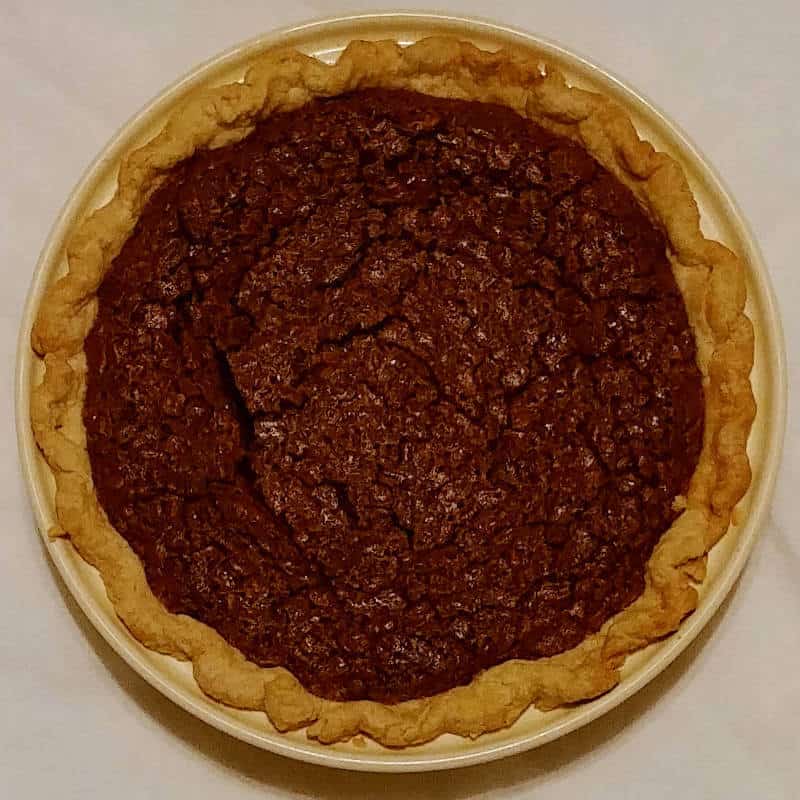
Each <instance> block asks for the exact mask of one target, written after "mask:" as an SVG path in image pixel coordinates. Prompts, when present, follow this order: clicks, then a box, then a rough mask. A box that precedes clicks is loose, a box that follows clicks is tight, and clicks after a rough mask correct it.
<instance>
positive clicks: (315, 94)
mask: <svg viewBox="0 0 800 800" xmlns="http://www.w3.org/2000/svg"><path fill="white" fill-rule="evenodd" d="M67 255H68V261H69V271H68V272H67V273H66V275H64V276H63V277H61V278H60V279H59V280H58V281H56V282H54V283H53V284H52V286H51V287H50V288H49V289H48V291H47V293H46V295H45V297H44V300H43V302H42V305H41V309H40V313H39V316H38V319H37V322H36V324H35V326H34V330H33V336H32V343H33V347H34V349H35V350H36V352H37V353H38V354H40V355H41V356H43V358H44V364H45V367H46V369H45V373H44V379H43V382H42V383H41V385H40V386H38V387H37V388H36V389H35V391H34V394H33V401H32V422H33V428H34V432H35V435H36V439H37V442H38V444H39V446H40V448H41V450H42V452H43V454H44V456H45V458H46V459H47V461H48V463H49V465H50V467H51V468H52V471H53V474H54V476H55V482H56V486H57V493H56V505H57V513H58V519H59V528H58V530H56V531H54V534H55V535H66V536H69V538H70V540H71V541H72V543H73V544H74V545H75V547H76V548H77V549H78V551H79V552H80V553H81V555H82V556H83V557H84V558H85V559H86V560H87V561H88V562H90V563H91V564H93V565H95V566H96V567H97V568H98V569H99V570H100V573H101V574H102V577H103V579H104V581H105V585H106V588H107V591H108V595H109V597H110V599H111V601H112V602H113V604H114V606H115V608H116V610H117V613H118V614H119V616H120V618H121V619H122V621H123V622H124V623H125V625H126V626H127V627H128V628H129V629H130V631H131V632H132V634H133V635H134V636H135V637H136V638H137V639H139V640H140V641H141V642H143V643H144V644H145V645H146V646H147V647H149V648H152V649H154V650H157V651H159V652H162V653H167V654H170V655H173V656H175V657H176V658H180V659H187V660H191V661H192V662H193V667H194V675H195V677H196V679H197V682H198V684H199V686H200V687H201V688H202V690H203V691H204V692H206V693H207V694H208V695H210V696H211V697H213V698H215V699H216V700H218V701H220V702H222V703H225V704H228V705H231V706H235V707H238V708H245V709H262V710H264V711H266V713H267V714H268V716H269V718H270V719H271V721H272V722H273V723H274V725H275V726H276V727H277V728H278V729H280V730H290V729H296V728H300V727H303V726H308V734H309V735H310V736H312V737H315V738H317V739H319V740H321V741H323V742H335V741H338V740H342V739H346V738H348V737H351V736H353V735H355V734H357V733H359V732H363V733H365V734H367V735H369V736H371V737H373V738H374V739H375V740H377V741H378V742H381V743H383V744H385V745H392V746H403V745H411V744H416V743H420V742H424V741H427V740H429V739H431V738H434V737H435V736H438V735H439V734H441V733H444V732H452V733H456V734H460V735H462V736H471V737H475V736H478V735H480V734H481V733H483V732H486V731H491V730H495V729H498V728H501V727H503V726H507V725H509V724H511V723H512V722H513V721H514V720H515V719H516V718H517V717H518V716H519V715H520V714H521V713H522V712H523V711H524V710H525V709H526V708H528V707H529V706H530V705H535V706H537V707H539V708H541V709H552V708H554V707H556V706H558V705H561V704H564V703H573V702H577V701H580V700H584V699H588V698H591V697H594V696H597V695H599V694H601V693H603V692H605V691H607V690H608V689H610V688H611V687H613V686H614V685H615V684H616V683H617V682H618V680H619V670H620V667H621V665H622V664H623V662H624V660H625V657H626V655H628V654H630V653H631V652H633V651H635V650H638V649H640V648H642V647H644V646H645V645H647V644H648V643H649V642H652V641H653V640H655V639H657V638H659V637H662V636H665V635H666V634H668V633H670V632H672V631H673V630H675V628H676V627H677V626H678V624H679V623H680V622H681V620H682V619H683V618H684V617H685V616H686V615H687V614H688V613H690V612H691V611H692V609H693V608H694V607H695V604H696V602H697V592H696V589H695V585H696V583H697V582H699V581H701V580H702V578H703V576H704V569H705V557H706V554H707V552H708V551H709V549H710V548H711V547H712V546H713V544H714V543H715V542H716V541H717V539H718V538H719V537H720V536H721V535H722V534H723V533H724V532H725V531H726V529H727V528H728V526H729V523H730V519H731V513H732V510H733V508H734V506H735V504H736V503H737V501H738V500H739V499H740V498H741V497H742V495H743V493H744V492H745V490H746V488H747V486H748V484H749V481H750V471H749V465H748V460H747V454H746V443H747V436H748V432H749V428H750V425H751V422H752V419H753V417H754V414H755V405H754V401H753V396H752V392H751V388H750V383H749V378H748V376H749V371H750V368H751V366H752V359H753V331H752V326H751V324H750V322H749V320H748V319H747V317H746V316H745V315H744V302H745V280H744V267H743V265H742V264H741V262H740V261H739V260H738V259H737V257H736V256H735V255H734V254H732V253H731V252H730V251H729V250H727V249H726V248H725V247H723V246H722V245H720V244H718V243H716V242H712V241H709V240H707V239H705V238H704V237H703V235H702V233H701V231H700V227H699V217H698V211H697V207H696V204H695V202H694V200H693V197H692V194H691V191H690V189H689V186H688V184H687V181H686V179H685V177H684V175H683V173H682V171H681V169H680V167H679V166H678V165H677V164H676V163H675V162H674V161H672V160H671V159H670V158H669V157H667V156H666V155H664V154H661V153H658V152H656V151H655V150H654V149H653V148H652V147H651V146H650V145H649V144H648V143H646V142H643V141H640V139H639V138H638V136H637V134H636V132H635V130H634V128H633V126H632V124H631V122H630V121H629V119H628V118H627V117H626V116H625V114H624V112H622V111H621V110H620V109H619V108H618V107H617V106H615V105H614V104H613V103H612V102H610V101H609V100H607V99H605V98H603V97H600V96H598V95H595V94H591V93H588V92H586V91H582V90H579V89H575V88H570V87H569V86H567V84H566V83H565V81H564V79H563V77H562V76H561V75H560V74H559V73H558V72H557V71H556V70H554V69H552V68H550V67H548V66H541V65H539V64H538V63H537V62H536V61H534V60H531V57H530V56H527V55H524V54H520V53H516V52H500V53H487V52H483V51H480V50H477V49H475V48H474V47H473V46H471V45H468V44H465V43H462V42H458V41H456V40H451V39H445V38H434V39H428V40H424V41H422V42H420V43H418V44H415V45H413V46H411V47H408V48H401V47H399V46H398V45H397V44H395V43H393V42H378V43H375V42H354V43H352V44H351V45H350V46H349V47H348V48H347V50H346V51H345V53H344V54H343V55H342V57H341V58H340V59H339V61H338V63H337V64H335V65H334V66H326V65H323V64H322V63H320V62H318V61H315V60H314V59H311V58H308V57H306V56H302V55H300V54H299V53H296V52H293V51H273V52H270V53H267V54H266V55H264V56H262V57H260V58H259V59H258V60H257V61H256V62H255V63H254V64H253V65H252V67H251V68H250V70H249V71H248V73H247V75H246V77H245V79H244V80H243V82H241V83H234V84H231V85H227V86H223V87H220V88H215V89H210V90H205V91H202V92H197V93H196V94H195V95H194V96H193V97H191V98H190V99H189V101H188V102H187V104H186V105H185V106H184V107H183V108H182V109H181V110H180V111H179V112H178V113H176V114H175V116H173V117H172V119H171V120H170V121H169V123H168V124H167V126H166V127H165V128H164V130H163V131H162V132H161V133H160V134H159V135H158V136H156V137H155V138H154V139H153V140H152V141H150V142H149V143H148V144H146V145H145V146H143V147H142V148H140V149H138V150H136V151H134V152H132V153H130V154H129V155H128V156H127V158H126V159H125V160H124V161H123V163H122V166H121V168H120V172H119V180H118V190H117V193H116V195H115V196H114V198H113V199H112V200H111V201H110V202H109V203H108V205H106V206H105V207H103V208H101V209H100V210H98V211H96V212H94V213H93V214H91V215H90V216H88V217H87V218H86V219H85V220H84V221H83V222H82V223H81V224H80V225H79V226H78V227H77V228H76V230H75V232H74V235H73V237H72V240H71V242H70V245H69V247H68V254H67Z"/></svg>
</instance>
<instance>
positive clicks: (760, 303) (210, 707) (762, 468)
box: [16, 13, 786, 772]
mask: <svg viewBox="0 0 800 800" xmlns="http://www.w3.org/2000/svg"><path fill="white" fill-rule="evenodd" d="M433 34H449V35H453V36H457V37H459V38H461V39H464V40H468V41H471V42H473V43H474V44H476V45H477V46H478V47H482V48H484V49H488V50H496V49H499V48H501V47H503V46H504V45H509V44H512V45H514V46H515V47H516V48H525V49H527V50H529V51H531V52H532V53H534V54H535V55H537V56H539V57H541V58H542V59H543V60H546V61H548V62H549V63H552V64H555V65H556V66H558V68H559V69H560V70H561V71H562V72H563V73H564V74H565V75H566V77H567V80H568V81H569V82H570V83H572V84H574V85H578V86H581V87H584V88H589V89H594V90H597V91H600V92H602V93H603V94H605V95H607V96H610V97H612V98H613V99H615V100H616V101H617V102H618V103H619V104H621V105H622V106H623V107H624V108H625V109H626V110H627V112H628V113H629V114H630V116H631V118H632V119H633V120H634V123H635V125H636V127H637V129H638V130H639V133H640V134H641V135H642V136H643V137H644V138H646V139H648V140H649V141H650V142H652V143H653V144H654V145H655V146H656V147H657V148H658V149H660V150H664V151H666V152H667V153H669V154H670V155H672V156H673V157H674V158H676V159H677V160H678V161H679V162H680V163H681V164H682V165H683V168H684V170H685V171H686V174H687V176H688V178H689V182H690V184H691V186H692V189H693V191H694V195H695V197H696V199H697V202H698V204H699V206H700V211H701V216H702V220H703V229H704V233H705V234H706V235H707V236H709V237H710V238H715V239H718V240H720V241H722V242H724V243H725V244H727V245H728V246H729V247H731V248H732V249H733V250H735V251H736V252H737V253H738V254H739V255H740V256H741V257H742V258H743V259H744V261H745V263H746V264H747V267H748V275H747V280H748V287H747V288H748V301H747V313H748V315H749V316H750V318H751V319H752V321H753V323H754V326H755V331H756V352H755V365H754V368H753V373H752V376H751V380H752V383H753V389H754V392H755V396H756V401H757V403H758V414H757V416H756V420H755V424H754V426H753V429H752V433H751V436H750V441H749V448H748V450H749V455H750V460H751V464H752V468H753V480H752V484H751V486H750V489H749V491H748V493H747V495H746V496H745V498H744V499H743V500H742V501H741V503H740V504H739V506H738V508H737V511H736V513H735V515H734V523H733V524H732V526H731V528H730V530H729V531H728V533H727V535H726V536H725V537H724V538H723V539H722V541H721V542H720V543H719V544H718V545H717V546H716V547H715V548H714V549H713V550H712V552H711V554H710V557H709V569H708V576H707V578H706V581H705V582H704V583H703V585H702V587H701V589H700V600H699V605H698V607H697V610H696V611H695V612H694V614H692V615H691V616H690V617H689V618H688V619H687V620H686V621H685V622H684V623H683V625H682V626H681V627H680V629H679V630H678V631H677V632H676V633H674V634H673V635H672V636H670V637H669V638H667V639H665V640H663V641H660V642H657V643H655V644H653V645H651V646H649V647H648V648H646V649H645V650H642V651H640V652H638V653H637V654H635V655H634V656H632V657H630V658H628V660H627V662H626V664H625V667H624V669H623V673H622V681H621V682H620V684H619V685H618V686H617V687H616V688H615V689H614V690H613V691H611V692H609V693H607V694H605V695H603V696H602V697H600V698H598V699H596V700H594V701H592V702H587V703H583V704H580V705H576V706H572V707H568V708H559V709H556V710H555V711H549V712H546V713H545V712H540V711H536V710H534V709H530V710H528V711H527V712H526V713H525V714H524V715H523V716H522V717H521V718H520V719H519V720H518V721H517V722H516V723H515V724H514V725H512V726H511V727H510V728H507V729H505V730H502V731H498V732H495V733H490V734H485V735H483V736H481V737H479V738H478V739H475V740H469V739H462V738H459V737H456V736H452V735H444V736H440V737H439V738H438V739H436V740H434V741H432V742H429V743H428V744H424V745H420V746H416V747H407V748H404V749H402V750H391V749H387V748H384V747H381V746H380V745H378V744H376V743H374V742H372V741H365V740H364V739H362V738H357V739H356V740H353V741H350V742H344V743H340V744H336V745H323V744H319V743H318V742H316V741H312V740H309V739H308V738H307V737H306V735H305V733H304V732H303V731H296V732H293V733H288V734H282V733H279V732H278V731H276V730H275V729H274V728H273V727H272V726H271V725H270V723H269V721H268V720H267V717H266V716H265V715H264V714H263V713H260V712H254V711H239V710H236V709H232V708H227V707H225V706H222V705H220V704H219V703H216V702H214V701H212V700H210V699H209V698H208V697H206V696H205V695H204V694H203V693H202V692H201V691H200V689H199V688H198V686H197V684H196V683H195V681H194V679H193V677H192V671H191V667H190V666H189V665H187V664H185V663H180V662H178V661H176V660H174V659H171V658H169V657H167V656H163V655H159V654H157V653H154V652H151V651H150V650H147V649H146V648H145V647H143V646H142V645H141V644H139V642H137V641H136V640H135V639H134V638H133V637H132V636H131V635H130V634H129V633H128V631H127V629H126V628H125V627H124V625H123V624H122V623H121V622H120V621H119V619H118V618H117V616H116V614H115V613H114V610H113V608H112V606H111V603H110V602H109V600H108V598H107V596H106V592H105V588H104V586H103V583H102V581H101V579H100V577H99V575H98V573H97V572H96V571H95V570H94V569H93V568H92V567H90V566H89V565H88V564H87V563H86V562H84V561H83V560H82V559H81V557H80V556H79V555H78V554H77V552H76V551H75V550H74V549H73V548H72V546H71V545H70V544H69V542H68V541H67V540H63V539H59V540H56V541H51V540H50V538H49V537H48V535H47V531H48V529H49V528H50V527H51V526H52V525H53V524H54V522H55V513H54V502H53V501H54V491H53V490H54V483H53V477H52V475H51V474H50V471H49V468H48V466H47V465H46V463H45V461H44V459H43V458H42V457H41V456H40V454H39V451H38V449H37V448H36V445H35V443H34V440H33V436H32V433H31V427H30V422H29V419H30V411H29V404H30V389H31V385H32V384H35V383H36V382H38V380H39V379H40V375H41V363H40V361H39V359H38V358H37V357H36V355H35V354H34V353H33V351H32V350H31V348H30V344H29V341H30V330H31V325H32V322H33V319H34V318H35V316H36V312H37V308H38V305H39V302H40V299H41V296H42V293H43V290H44V288H45V286H46V285H47V284H48V283H49V282H50V281H51V280H53V278H54V276H56V275H58V274H59V272H61V271H63V270H64V269H65V266H66V265H65V260H64V245H65V240H66V238H67V236H68V234H69V232H70V230H71V229H72V228H73V225H74V223H75V222H76V220H78V219H80V218H81V217H82V216H84V215H85V214H86V213H87V212H89V211H91V210H92V209H94V208H97V207H99V206H100V205H102V204H103V203H105V202H106V201H107V200H108V199H110V197H111V196H112V195H113V193H114V189H115V185H116V172H117V168H118V166H119V162H120V158H121V157H122V156H123V155H124V154H125V153H126V152H128V151H130V150H131V149H133V148H135V147H137V146H140V145H141V144H143V143H144V142H146V141H147V140H148V139H150V138H151V137H152V136H153V135H154V134H156V133H157V132H158V130H159V129H160V128H161V126H162V125H163V124H164V122H165V120H166V118H167V117H168V115H169V114H170V112H171V111H172V110H173V109H174V108H175V107H176V106H177V105H178V104H180V103H181V101H182V100H183V99H184V98H185V97H186V96H187V94H188V93H189V92H191V91H193V90H195V89H197V88H198V87H206V86H214V85H218V84H223V83H229V82H231V81H235V80H237V79H239V78H241V76H242V75H243V73H244V71H245V69H246V65H247V64H248V62H249V61H250V60H251V59H252V58H253V57H254V56H256V55H258V54H259V53H261V52H262V51H264V50H266V49H268V48H270V47H274V46H275V45H287V46H293V47H295V48H297V49H299V50H301V51H303V52H306V53H308V54H311V55H314V56H317V57H319V58H321V59H323V60H325V61H333V60H335V59H336V57H337V56H338V54H339V53H340V52H341V51H342V50H343V49H344V47H345V45H346V44H347V43H348V42H349V41H351V40H353V39H394V40H396V41H399V42H400V43H401V44H405V43H411V42H414V41H416V40H417V39H420V38H423V37H425V36H429V35H433ZM785 407H786V369H785V355H784V350H783V338H782V332H781V326H780V321H779V319H778V315H777V310H776V304H775V300H774V297H773V293H772V289H771V286H770V283H769V278H768V275H767V271H766V268H765V266H764V263H763V260H762V256H761V254H760V252H759V249H758V246H757V244H756V242H755V241H754V239H753V236H752V234H751V233H750V231H749V229H748V227H747V224H746V223H745V221H744V220H743V218H742V216H741V213H740V212H739V210H738V209H737V207H736V205H735V203H734V201H733V200H732V198H731V197H730V195H729V194H728V192H727V190H726V189H725V188H724V186H723V185H722V183H721V181H720V179H719V178H718V177H717V175H716V174H715V172H714V171H713V169H712V168H711V167H710V166H709V164H708V163H707V162H706V161H705V160H704V158H703V156H702V155H701V154H700V153H699V152H698V151H697V149H696V148H695V147H694V145H692V144H691V142H690V141H689V140H688V139H687V138H686V136H685V135H684V134H683V133H682V132H681V131H680V130H679V129H678V128H677V127H676V126H675V125H674V124H673V123H672V122H670V121H669V120H668V119H666V118H665V117H664V115H663V114H662V113H661V112H659V111H658V110H657V109H655V108H654V107H653V106H652V105H651V104H650V102H649V101H647V100H646V99H644V98H643V97H642V96H641V95H640V94H638V93H637V92H635V91H634V90H633V89H631V88H629V87H628V86H626V85H625V84H623V83H622V82H621V81H620V80H618V79H617V78H615V77H613V76H611V75H609V74H608V73H607V72H606V71H605V70H603V69H601V68H599V67H597V66H595V65H594V64H592V63H590V62H589V61H587V60H585V59H583V58H581V57H579V56H576V55H574V54H573V53H571V52H569V51H568V50H566V49H564V48H563V47H561V46H559V45H556V44H554V43H552V42H549V41H546V40H544V39H541V38H539V37H537V36H533V35H530V34H527V33H523V32H521V31H518V30H513V29H510V28H508V27H504V26H501V25H496V24H492V23H489V22H484V21H479V20H476V19H467V18H462V17H455V16H446V15H442V14H417V13H383V14H369V15H366V14H357V15H350V16H344V17H337V18H335V19H327V20H322V21H317V22H311V23H307V24H304V25H300V26H297V27H293V28H289V29H284V30H281V31H277V32H274V33H269V34H266V35H263V36H260V37H258V38H256V39H253V40H251V41H249V42H245V43H243V44H241V45H238V46H237V47H234V48H233V49H231V50H229V51H227V52H225V53H223V54H222V55H219V56H217V57H215V58H213V59H212V60H210V61H208V62H206V63H205V64H203V65H201V66H199V67H197V68H196V69H194V70H193V71H192V72H190V73H189V74H188V75H186V76H185V77H183V78H181V79H180V80H179V81H178V82H177V83H174V84H173V85H172V86H170V87H169V88H167V89H166V90H165V91H164V92H162V93H161V94H160V95H159V96H158V97H157V98H155V99H154V100H153V101H152V102H151V103H149V104H148V105H147V106H146V107H145V108H144V109H142V110H141V111H140V112H139V113H138V114H136V115H135V116H134V117H133V118H132V119H131V120H130V121H129V122H128V123H127V124H125V125H124V126H123V128H122V129H121V130H120V131H119V132H118V133H117V134H116V136H114V138H113V139H112V140H111V141H110V142H109V144H108V145H107V146H106V148H105V149H104V150H103V152H102V153H101V154H100V155H99V156H98V158H97V160H96V161H95V162H94V163H93V164H92V165H91V166H90V167H89V169H88V171H87V172H86V174H85V175H84V176H83V178H82V179H81V180H80V182H79V183H78V185H77V186H76V187H75V190H74V191H73V193H72V195H71V197H70V198H69V200H68V201H67V203H66V205H65V207H64V209H63V211H62V212H61V214H60V216H59V218H58V219H57V220H56V223H55V225H54V226H53V229H52V231H51V233H50V235H49V237H48V239H47V242H46V243H45V246H44V249H43V250H42V253H41V256H40V258H39V263H38V266H37V268H36V273H35V275H34V278H33V283H32V286H31V289H30V293H29V295H28V300H27V304H26V307H25V312H24V316H23V322H22V329H21V331H20V339H19V348H18V358H17V377H16V415H17V429H18V438H19V448H20V455H21V459H22V464H23V471H24V474H25V477H26V479H27V483H28V486H29V488H30V493H31V499H32V503H33V508H34V513H35V516H36V522H37V526H38V529H39V531H40V533H41V535H42V537H43V539H44V541H45V547H46V549H47V551H48V552H49V554H50V556H51V558H52V559H53V562H54V564H55V566H56V568H57V569H58V571H59V573H60V574H61V577H62V578H63V580H64V582H65V584H66V586H67V588H68V589H69V591H70V592H71V593H72V595H73V596H74V598H75V600H76V601H77V602H78V604H79V605H80V607H81V608H82V610H83V611H84V613H85V614H86V616H87V617H88V618H89V619H90V620H91V621H92V623H93V624H94V626H95V627H96V628H97V630H98V631H99V632H100V634H101V635H102V636H103V637H104V638H105V639H106V640H107V641H108V643H109V644H110V645H111V646H112V647H113V648H114V650H116V652H117V653H118V654H119V655H120V656H121V657H122V658H123V659H125V661H127V662H128V664H130V666H131V667H132V668H133V669H135V670H136V671H137V672H138V673H139V674H140V675H141V676H142V677H144V678H145V680H147V681H148V682H149V683H151V684H152V685H153V686H154V687H155V688H157V689H158V690H159V691H160V692H161V693H162V694H164V695H165V696H166V697H168V698H169V699H170V700H172V701H174V702H175V703H177V704H178V705H180V706H182V707H183V708H185V709H186V710H187V711H189V712H190V713H192V714H194V715H195V716H197V717H199V718H200V719H202V720H204V721H205V722H207V723H209V724H211V725H213V726H215V727H216V728H218V729H220V730H222V731H225V732H226V733H229V734H230V735H232V736H235V737H237V738H239V739H242V740H244V741H246V742H250V743H251V744H254V745H257V746H258V747H262V748H264V749H266V750H271V751H273V752H275V753H279V754H281V755H285V756H289V757H292V758H297V759H301V760H304V761H308V762H313V763H317V764H324V765H327V766H332V767H339V768H343V769H352V770H367V771H376V772H413V771H423V770H437V769H446V768H452V767H460V766H466V765H468V764H475V763H479V762H484V761H490V760H493V759H497V758H502V757H504V756H508V755H512V754H514V753H519V752H521V751H523V750H528V749H530V748H533V747H537V746H539V745H542V744H544V743H545V742H548V741H551V740H552V739H555V738H557V737H559V736H562V735H564V734H566V733H568V732H570V731H573V730H575V729H576V728H579V727H580V726H582V725H585V724H586V723H588V722H590V721H591V720H593V719H596V718H597V717H599V716H600V715H601V714H604V713H605V712H606V711H608V710H609V709H611V708H613V707H614V706H616V705H618V704H619V703H621V702H622V701H623V700H625V699H626V698H627V697H629V696H630V695H631V694H633V693H634V692H635V691H637V690H638V689H640V688H641V687H642V686H644V685H645V684H646V683H647V682H648V681H650V680H651V679H652V678H654V677H655V676H656V675H657V674H658V673H660V672H661V671H662V670H663V669H664V668H665V667H667V666H668V665H669V664H670V663H671V662H672V661H673V660H674V659H675V658H676V656H677V655H678V654H679V653H680V652H681V651H682V650H684V648H686V646H687V645H688V644H689V643H690V642H691V641H692V640H693V639H694V638H695V637H696V636H697V634H698V633H699V632H700V630H701V629H702V628H703V626H704V625H705V624H706V623H707V622H708V621H709V619H710V618H711V616H712V615H713V614H714V612H715V611H716V610H717V608H718V607H719V605H720V603H721V602H722V601H723V599H724V598H725V596H726V595H727V594H728V592H729V591H730V590H731V587H732V586H733V585H734V583H735V581H736V578H737V577H738V575H739V573H740V572H741V570H742V568H743V567H744V564H745V562H746V560H747V557H748V555H749V553H750V551H751V550H752V548H753V545H754V543H755V540H756V538H757V535H758V532H759V529H760V528H761V526H762V523H763V521H764V519H765V517H766V515H767V512H768V507H769V501H770V497H771V495H772V490H773V486H774V483H775V475H776V471H777V467H778V463H779V460H780V451H781V443H782V438H783V429H784V422H785Z"/></svg>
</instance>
